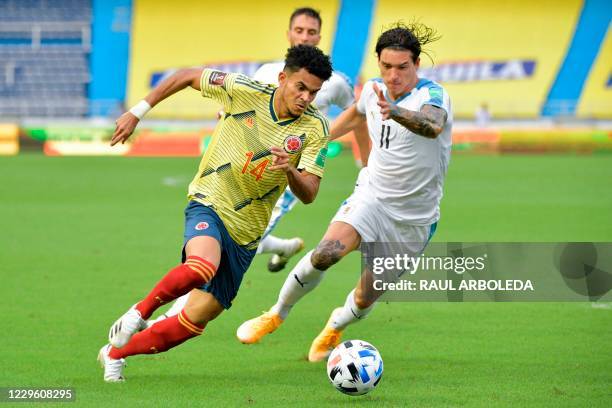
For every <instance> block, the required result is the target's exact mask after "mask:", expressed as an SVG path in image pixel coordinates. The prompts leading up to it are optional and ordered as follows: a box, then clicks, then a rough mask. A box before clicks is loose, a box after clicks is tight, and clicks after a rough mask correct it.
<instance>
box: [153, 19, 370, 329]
mask: <svg viewBox="0 0 612 408" xmlns="http://www.w3.org/2000/svg"><path fill="white" fill-rule="evenodd" d="M321 21H322V20H321V16H320V15H319V13H318V12H317V11H316V10H314V9H312V8H310V7H303V8H298V9H296V10H295V11H294V12H293V13H292V14H291V17H290V18H289V29H288V30H287V40H288V41H289V44H290V45H291V46H292V47H293V46H296V45H311V46H317V45H318V44H319V41H321ZM284 66H285V62H284V61H278V62H270V63H267V64H263V65H262V66H261V67H259V69H258V70H257V71H256V72H255V74H254V75H253V79H255V80H256V81H259V82H262V83H267V84H275V85H278V74H279V73H280V72H281V71H282V70H283V68H284ZM354 102H355V95H354V93H353V86H352V85H351V82H350V80H349V79H348V78H346V77H345V76H344V75H343V74H341V73H338V72H333V73H332V76H331V78H330V79H329V80H327V81H325V82H324V83H323V87H322V88H321V90H320V91H319V92H318V93H317V96H316V98H315V100H314V104H315V105H316V106H317V108H319V111H321V112H322V113H323V114H324V115H327V113H328V111H329V107H330V106H331V105H336V106H338V107H339V108H341V109H343V110H344V109H347V108H348V107H350V106H352V105H353V103H354ZM367 132H368V131H367V127H366V126H365V124H363V125H362V126H357V127H356V128H355V137H356V138H358V140H361V141H362V144H365V146H368V140H367V138H368V135H367ZM347 133H348V132H347ZM364 159H367V158H364ZM297 202H298V200H297V198H296V196H295V194H293V193H292V192H291V190H290V189H286V190H285V192H284V193H283V194H282V195H281V197H280V198H279V200H278V202H277V203H276V205H275V207H274V209H273V210H272V217H271V219H270V223H269V224H268V227H267V228H266V231H265V232H264V234H263V238H262V239H261V242H260V243H259V247H258V248H257V253H258V254H262V253H273V254H274V255H273V256H272V257H271V258H270V261H269V262H268V269H269V270H270V271H271V272H277V271H280V270H281V269H283V268H284V267H285V265H286V264H287V262H288V260H289V258H290V257H291V256H293V255H295V254H296V253H298V252H299V251H300V250H302V248H303V247H304V241H302V239H301V238H298V237H296V238H291V239H282V238H278V237H275V236H273V235H271V234H270V232H271V231H272V230H273V229H274V228H275V227H276V225H277V224H278V222H279V220H280V219H281V218H282V217H283V216H284V215H285V214H287V213H288V212H289V211H290V210H291V209H292V208H293V207H294V206H295V204H296V203H297ZM187 297H188V296H182V297H180V298H178V299H177V300H176V301H175V302H174V304H173V305H172V306H171V308H170V309H169V310H168V311H167V312H166V313H164V314H162V315H160V316H159V317H158V318H157V319H156V320H151V321H148V322H147V324H148V325H149V326H150V325H152V324H154V323H155V322H157V321H159V320H163V319H165V318H167V317H169V316H174V315H176V314H177V313H179V312H180V311H181V310H182V309H183V307H184V306H185V303H186V302H187Z"/></svg>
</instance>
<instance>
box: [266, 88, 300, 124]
mask: <svg viewBox="0 0 612 408" xmlns="http://www.w3.org/2000/svg"><path fill="white" fill-rule="evenodd" d="M276 89H278V88H276ZM276 89H274V91H273V92H272V95H270V116H272V120H273V121H274V122H276V124H277V125H280V126H286V125H288V124H290V123H292V122H295V120H296V119H297V118H291V119H286V120H283V121H280V122H279V120H278V116H276V112H275V111H274V95H276Z"/></svg>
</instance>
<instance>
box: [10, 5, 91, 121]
mask: <svg viewBox="0 0 612 408" xmlns="http://www.w3.org/2000/svg"><path fill="white" fill-rule="evenodd" d="M91 13H92V10H91V1H90V0H0V116H16V117H20V116H85V115H86V114H87V112H88V100H87V85H88V83H89V81H90V78H91V75H90V72H89V61H88V58H89V53H88V49H87V45H86V44H81V42H82V35H83V34H82V28H83V27H85V28H86V29H90V27H91V19H92V18H91ZM35 26H38V27H40V28H41V32H40V34H41V41H40V46H39V47H33V44H32V27H35ZM10 73H12V75H11V74H10Z"/></svg>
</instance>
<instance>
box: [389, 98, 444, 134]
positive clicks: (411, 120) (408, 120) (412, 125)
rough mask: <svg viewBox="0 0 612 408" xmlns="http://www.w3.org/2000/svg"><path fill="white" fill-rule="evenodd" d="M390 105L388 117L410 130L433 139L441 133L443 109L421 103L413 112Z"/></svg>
mask: <svg viewBox="0 0 612 408" xmlns="http://www.w3.org/2000/svg"><path fill="white" fill-rule="evenodd" d="M390 105H391V108H390V110H389V119H393V120H394V121H396V122H397V123H399V124H400V125H402V126H404V127H405V128H406V129H408V130H410V131H411V132H413V133H416V134H417V135H421V136H425V137H428V138H431V139H435V138H436V137H438V135H439V134H440V133H442V129H443V128H444V124H445V123H446V118H447V114H446V111H445V110H444V109H442V108H438V107H437V106H433V105H423V107H422V108H421V110H420V111H419V112H415V111H411V110H408V109H403V108H400V107H399V106H397V105H395V104H390ZM383 118H384V116H383Z"/></svg>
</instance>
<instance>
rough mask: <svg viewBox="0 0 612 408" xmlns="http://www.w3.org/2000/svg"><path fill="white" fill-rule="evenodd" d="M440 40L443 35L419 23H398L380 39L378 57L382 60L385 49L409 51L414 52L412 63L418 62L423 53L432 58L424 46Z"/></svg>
mask: <svg viewBox="0 0 612 408" xmlns="http://www.w3.org/2000/svg"><path fill="white" fill-rule="evenodd" d="M440 38H441V35H439V34H438V32H437V31H436V30H435V29H433V28H431V27H427V26H426V25H425V24H423V23H420V22H418V21H413V22H411V23H408V24H404V23H402V22H398V23H395V24H393V26H391V27H390V28H389V29H387V30H386V31H385V32H384V33H382V34H381V35H380V37H378V41H376V55H377V56H378V58H380V53H381V52H382V50H384V49H385V48H391V49H393V50H409V51H412V61H413V62H416V60H417V58H418V57H419V55H421V52H422V53H423V54H425V55H427V56H428V57H430V58H431V56H430V55H429V54H428V53H427V51H424V50H423V46H424V45H426V44H429V43H432V42H434V41H437V40H439V39H440Z"/></svg>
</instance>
